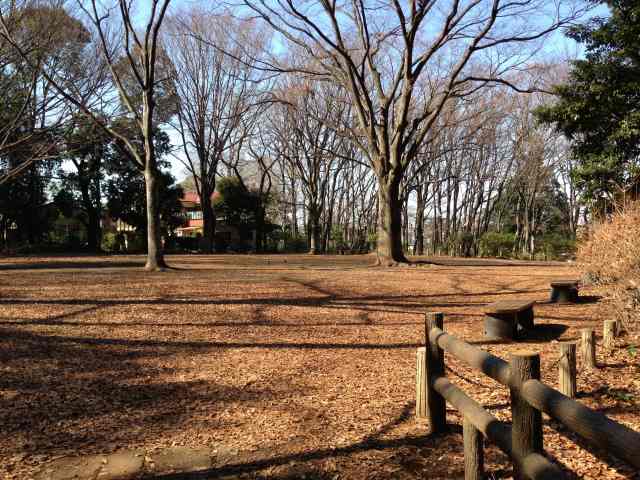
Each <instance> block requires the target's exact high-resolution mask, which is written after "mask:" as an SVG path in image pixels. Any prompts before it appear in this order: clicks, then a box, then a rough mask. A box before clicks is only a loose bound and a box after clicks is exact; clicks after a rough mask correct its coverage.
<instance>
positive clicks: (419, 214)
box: [414, 185, 424, 255]
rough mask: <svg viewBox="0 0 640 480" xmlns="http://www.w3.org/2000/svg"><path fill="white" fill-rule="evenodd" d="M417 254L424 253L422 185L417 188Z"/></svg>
mask: <svg viewBox="0 0 640 480" xmlns="http://www.w3.org/2000/svg"><path fill="white" fill-rule="evenodd" d="M416 199H417V203H416V231H415V235H416V243H415V252H414V254H415V255H424V197H423V191H422V185H420V186H419V187H418V190H417V198H416Z"/></svg>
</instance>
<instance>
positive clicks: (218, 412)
mask: <svg viewBox="0 0 640 480" xmlns="http://www.w3.org/2000/svg"><path fill="white" fill-rule="evenodd" d="M441 260H442V261H440V262H438V263H439V265H432V266H421V267H398V268H390V269H380V268H372V267H370V264H371V263H372V258H371V257H368V256H336V257H309V256H304V255H298V256H295V255H292V256H282V255H280V256H224V255H220V256H174V257H169V263H170V264H171V265H172V266H173V267H175V268H174V269H172V270H170V271H168V272H165V273H154V274H149V273H145V272H143V271H142V268H141V266H142V265H143V263H144V259H143V258H142V257H135V256H122V257H51V258H43V257H30V258H15V259H0V369H1V371H0V478H2V479H5V478H6V479H21V480H22V479H26V478H30V477H31V476H32V475H33V473H34V472H36V471H37V470H38V469H40V468H42V466H43V465H44V464H46V463H47V462H48V461H51V460H52V459H56V458H60V457H63V456H68V455H79V454H80V455H84V454H87V455H88V454H99V453H100V454H102V453H111V452H116V451H119V450H122V449H125V448H126V449H135V448H146V449H150V450H153V449H159V448H162V447H166V446H185V447H206V448H212V449H218V448H219V449H221V450H224V451H225V452H234V453H233V455H231V458H227V463H228V464H231V465H234V466H235V467H234V468H231V469H230V468H229V467H228V466H227V467H224V466H222V465H220V466H219V468H217V469H214V470H213V471H212V472H211V477H212V478H213V477H216V476H219V475H222V474H224V473H227V472H235V473H240V474H242V476H243V477H246V478H256V477H257V478H301V477H303V476H305V477H306V478H322V479H324V478H327V479H329V478H330V479H339V478H345V479H347V478H348V479H352V478H353V479H398V478H407V479H414V478H415V479H417V478H459V477H461V476H462V475H463V463H462V437H461V434H460V431H459V430H460V429H459V428H454V429H453V430H452V433H451V434H449V435H445V436H441V437H437V438H434V437H432V436H429V435H428V431H429V429H428V425H425V424H422V423H420V422H416V421H415V420H414V418H413V411H414V402H415V392H414V389H415V350H416V348H417V347H418V346H420V345H421V344H422V342H423V337H424V323H423V316H424V312H426V311H443V312H445V314H446V320H445V328H446V330H448V331H450V332H452V333H454V334H455V335H458V336H460V337H462V338H464V339H466V340H468V341H471V342H474V343H476V344H479V345H480V346H482V348H485V349H487V350H489V351H491V352H493V353H494V354H496V355H498V356H500V357H503V358H506V357H507V356H508V354H509V352H510V351H515V350H520V349H523V348H526V349H529V350H534V351H539V352H540V353H541V355H542V370H543V377H544V380H545V381H546V382H547V383H549V384H550V385H552V386H556V384H557V366H556V359H557V356H558V355H557V350H558V346H557V341H559V340H569V339H576V338H577V337H578V336H579V329H580V328H583V327H587V326H590V327H595V328H596V329H597V332H598V334H600V333H601V330H602V320H604V318H602V317H601V316H599V309H598V303H597V298H596V297H589V294H590V292H589V291H586V292H582V295H586V300H585V301H584V302H583V303H581V304H578V305H569V306H567V305H550V304H544V303H543V304H541V305H538V306H536V309H535V312H536V324H537V325H539V327H538V328H537V330H536V332H537V333H536V336H535V337H534V338H532V339H530V340H528V341H526V342H524V345H523V343H491V344H486V343H485V342H483V338H482V316H483V314H482V311H483V306H484V305H485V304H487V303H489V302H493V301H497V300H500V299H532V300H538V301H540V302H545V301H546V300H547V298H548V293H549V288H548V287H549V281H551V280H553V279H558V278H566V277H572V276H576V275H577V271H576V270H575V269H574V268H573V267H571V266H570V265H563V264H557V263H556V264H536V263H526V262H496V261H493V262H482V261H473V262H471V263H469V262H465V261H463V260H450V259H441ZM634 342H635V343H637V342H638V339H637V338H632V337H625V338H622V339H619V340H618V347H617V348H616V349H614V350H613V351H612V352H611V353H607V354H605V353H604V352H603V350H602V349H601V347H600V344H599V345H598V361H599V362H600V364H601V368H599V369H598V370H597V371H596V372H593V373H592V372H581V373H580V375H579V390H580V392H581V398H580V401H583V402H585V403H586V404H588V405H590V406H592V407H597V408H599V409H601V410H602V411H604V412H606V413H607V414H608V415H610V416H611V417H612V418H615V419H616V420H618V421H620V422H623V423H625V424H627V425H630V426H632V427H634V428H636V429H640V420H639V417H638V412H639V411H640V406H639V405H638V402H640V371H639V367H638V360H637V359H638V357H637V353H636V350H635V349H634V348H631V347H628V345H631V344H634ZM446 361H447V365H448V366H449V367H450V368H451V371H450V373H449V375H450V377H451V378H452V380H454V381H455V382H456V383H458V384H459V385H460V386H461V387H463V388H464V389H465V391H467V392H468V393H469V394H470V395H471V396H472V397H474V398H475V399H477V400H479V401H481V402H482V403H483V404H484V405H485V406H486V408H488V409H489V410H490V411H491V412H492V413H493V414H494V415H496V416H498V417H499V418H502V419H508V416H509V411H508V409H507V408H505V407H507V406H508V392H507V391H506V389H505V388H503V387H499V386H497V384H495V383H493V382H492V381H491V380H489V379H488V378H486V377H484V378H483V377H481V376H480V375H479V374H478V373H477V372H474V371H471V370H469V369H467V368H465V367H464V366H463V365H461V364H460V363H459V362H456V361H455V360H454V359H451V358H450V357H447V359H446ZM448 420H449V422H450V423H452V424H457V425H460V421H461V418H460V415H458V414H457V412H455V411H453V410H451V411H449V412H448ZM575 440H576V438H575V437H574V436H573V435H572V434H570V433H569V432H567V431H566V429H562V428H558V425H556V424H555V423H554V422H551V421H548V419H547V420H545V447H546V448H547V451H548V453H549V455H550V456H552V457H554V458H555V459H556V460H557V461H558V462H559V463H560V464H562V465H564V466H565V467H566V468H568V469H571V470H573V471H574V472H575V473H574V475H575V478H612V479H621V478H631V477H632V475H633V472H631V470H630V469H629V468H626V467H624V466H623V465H621V464H620V463H618V462H616V461H615V460H613V459H611V458H607V457H606V456H605V455H604V454H603V453H602V452H599V451H597V450H594V449H588V450H587V449H585V448H584V447H586V445H585V444H584V443H581V442H579V443H576V441H575ZM486 459H487V468H488V470H489V471H490V472H491V473H492V475H493V476H494V477H495V478H508V477H509V476H510V475H511V472H512V470H511V466H510V464H509V462H508V461H507V458H506V457H505V456H504V455H503V454H501V453H500V452H499V451H497V450H496V449H495V448H493V447H488V448H487V450H486Z"/></svg>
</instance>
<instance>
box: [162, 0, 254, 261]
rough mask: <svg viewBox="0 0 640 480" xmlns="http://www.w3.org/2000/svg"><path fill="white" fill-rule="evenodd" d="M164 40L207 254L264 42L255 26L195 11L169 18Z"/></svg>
mask: <svg viewBox="0 0 640 480" xmlns="http://www.w3.org/2000/svg"><path fill="white" fill-rule="evenodd" d="M169 27H170V28H169V29H168V30H167V34H166V36H165V39H166V42H165V43H166V45H167V46H168V52H169V55H170V58H171V60H172V64H173V68H174V79H173V84H174V86H175V91H176V95H177V97H178V115H177V121H176V122H175V123H176V128H177V130H178V132H179V133H180V136H181V138H182V142H183V148H184V156H183V163H184V164H185V166H186V168H187V170H188V171H189V173H190V174H191V176H192V177H193V179H194V184H195V188H196V191H197V193H198V196H199V197H200V205H201V209H202V217H203V233H204V240H205V250H206V251H207V252H212V251H213V249H214V244H215V227H216V216H215V213H214V210H213V205H212V203H211V196H212V195H213V193H214V192H215V188H216V176H217V175H218V166H219V165H220V163H221V162H222V161H223V159H224V157H225V156H228V155H229V154H230V153H231V152H232V151H233V150H234V148H236V147H237V146H238V144H239V142H240V141H241V139H242V137H243V135H244V134H245V133H244V131H245V130H246V123H247V122H248V120H249V118H248V117H249V116H250V115H251V114H252V110H255V108H256V105H257V104H258V103H259V102H258V100H259V95H260V90H259V78H258V74H259V73H260V72H259V71H257V70H255V69H254V68H253V64H254V62H255V61H256V60H255V59H256V58H259V57H260V54H261V52H260V50H261V49H262V45H263V44H264V41H265V38H264V34H263V32H259V31H258V30H257V29H256V26H255V22H250V21H239V20H235V19H234V18H233V17H231V16H229V15H218V14H214V13H211V12H207V11H206V10H203V9H202V8H199V7H195V8H192V9H190V10H188V11H185V12H183V13H181V14H178V15H176V16H174V17H172V18H171V19H170V22H169Z"/></svg>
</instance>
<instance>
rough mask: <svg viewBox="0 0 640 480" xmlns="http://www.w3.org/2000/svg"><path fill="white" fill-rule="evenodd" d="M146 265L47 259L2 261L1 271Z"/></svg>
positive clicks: (130, 262)
mask: <svg viewBox="0 0 640 480" xmlns="http://www.w3.org/2000/svg"><path fill="white" fill-rule="evenodd" d="M132 267H138V268H142V267H144V261H133V260H128V261H125V262H114V261H109V260H104V261H100V260H90V261H89V260H87V261H78V262H74V261H68V260H67V261H59V260H54V261H47V262H28V263H0V271H12V270H78V269H80V270H84V269H90V268H96V269H99V268H132Z"/></svg>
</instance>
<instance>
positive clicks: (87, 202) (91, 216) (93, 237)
mask: <svg viewBox="0 0 640 480" xmlns="http://www.w3.org/2000/svg"><path fill="white" fill-rule="evenodd" d="M80 190H81V193H82V204H83V207H84V209H85V211H86V212H87V220H88V222H87V247H88V248H89V250H90V251H91V252H96V253H98V252H100V250H101V248H100V246H101V245H100V244H101V239H102V229H101V227H100V211H99V210H98V209H97V208H96V207H95V206H94V204H93V202H92V201H91V195H90V194H89V185H87V184H86V183H84V184H81V185H80Z"/></svg>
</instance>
